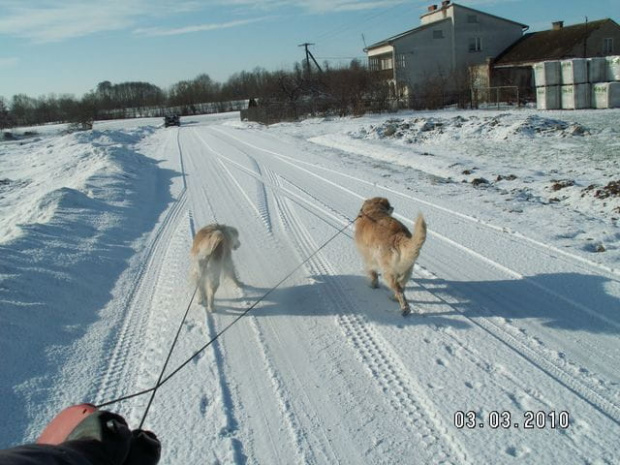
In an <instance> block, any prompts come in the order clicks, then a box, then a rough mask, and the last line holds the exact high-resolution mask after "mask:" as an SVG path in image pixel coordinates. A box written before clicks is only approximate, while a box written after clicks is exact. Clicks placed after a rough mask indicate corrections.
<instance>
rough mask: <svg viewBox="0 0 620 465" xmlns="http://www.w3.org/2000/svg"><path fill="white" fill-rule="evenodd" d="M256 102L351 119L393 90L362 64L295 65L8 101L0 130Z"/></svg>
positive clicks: (0, 111) (2, 105)
mask: <svg viewBox="0 0 620 465" xmlns="http://www.w3.org/2000/svg"><path fill="white" fill-rule="evenodd" d="M250 99H253V101H258V102H260V103H261V105H268V106H282V107H285V108H293V109H295V111H299V112H310V113H319V112H320V113H334V114H338V115H346V114H352V113H359V112H364V111H367V110H382V109H387V105H388V89H387V86H386V85H385V84H383V83H381V82H380V81H378V80H377V79H376V77H375V75H374V74H373V73H371V72H369V71H368V69H367V68H366V67H365V66H363V65H362V64H361V63H360V62H359V61H357V60H354V61H352V62H351V63H350V64H349V65H348V66H342V67H339V68H330V67H329V66H327V64H325V65H324V68H323V70H322V71H319V70H312V72H311V70H310V68H309V67H306V66H302V65H301V64H299V63H298V64H296V65H295V66H294V67H293V69H292V70H289V71H284V70H280V71H274V72H271V71H267V70H265V69H263V68H256V69H254V70H253V71H249V72H248V71H242V72H240V73H236V74H234V75H232V76H231V77H230V78H229V79H228V80H227V81H226V82H225V83H219V82H215V81H213V80H212V79H211V78H210V77H209V75H207V74H201V75H199V76H197V77H196V78H195V79H193V80H187V81H180V82H177V83H176V84H174V85H173V86H171V87H170V89H168V90H163V89H161V88H159V87H157V86H156V85H153V84H150V83H147V82H123V83H119V84H113V83H111V82H110V81H103V82H100V83H99V84H97V86H96V88H95V89H94V90H93V91H91V92H88V93H87V94H85V95H84V96H83V97H82V98H75V97H74V96H73V95H55V94H51V95H47V96H42V97H38V98H32V97H29V96H27V95H24V94H19V95H15V96H13V98H12V99H11V100H10V102H9V101H7V100H5V99H3V98H1V97H0V129H4V128H10V127H14V126H31V125H40V124H45V123H58V122H69V123H72V122H74V123H75V122H88V121H90V122H91V124H92V121H94V120H103V119H118V118H134V117H142V116H163V115H164V114H166V113H167V112H174V113H178V114H181V115H191V114H199V113H210V112H222V111H230V110H233V109H240V107H239V105H241V104H242V103H240V102H243V105H245V102H247V101H249V100H250Z"/></svg>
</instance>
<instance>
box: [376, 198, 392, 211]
mask: <svg viewBox="0 0 620 465" xmlns="http://www.w3.org/2000/svg"><path fill="white" fill-rule="evenodd" d="M379 205H381V208H382V209H383V210H385V211H386V212H390V211H392V210H393V208H392V206H391V205H390V201H389V200H388V199H386V198H385V197H381V198H380V199H379Z"/></svg>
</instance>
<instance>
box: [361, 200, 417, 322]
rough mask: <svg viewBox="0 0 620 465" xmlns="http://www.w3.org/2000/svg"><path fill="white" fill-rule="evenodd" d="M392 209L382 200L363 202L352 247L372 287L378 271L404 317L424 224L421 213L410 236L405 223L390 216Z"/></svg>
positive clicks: (374, 285)
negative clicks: (409, 284)
mask: <svg viewBox="0 0 620 465" xmlns="http://www.w3.org/2000/svg"><path fill="white" fill-rule="evenodd" d="M393 210H394V209H393V208H392V206H391V205H390V202H389V201H388V199H386V198H384V197H374V198H371V199H368V200H366V201H365V202H364V204H363V205H362V209H361V210H360V214H359V216H358V218H357V220H356V225H355V244H356V245H357V248H358V250H359V252H360V254H361V255H362V258H363V260H364V265H365V267H366V272H367V273H368V276H369V278H370V285H371V287H373V288H376V287H378V278H379V274H378V272H379V271H380V272H381V273H382V274H383V279H384V280H385V282H386V283H387V285H388V286H389V287H390V289H392V290H393V291H394V297H395V298H396V300H398V303H399V304H400V309H401V312H402V314H403V316H404V315H407V314H409V313H410V311H411V309H410V307H409V303H408V302H407V299H405V294H404V289H405V285H406V284H407V281H409V279H410V278H411V273H412V271H413V265H414V263H415V261H416V259H417V258H418V256H419V255H420V250H421V249H422V245H424V241H425V240H426V222H425V221H424V216H422V214H420V215H418V218H417V220H416V222H415V227H414V232H413V235H412V234H411V232H409V230H408V229H407V227H406V226H405V225H404V224H402V223H401V222H400V221H398V220H397V219H396V218H393V217H392V216H391V215H392V211H393Z"/></svg>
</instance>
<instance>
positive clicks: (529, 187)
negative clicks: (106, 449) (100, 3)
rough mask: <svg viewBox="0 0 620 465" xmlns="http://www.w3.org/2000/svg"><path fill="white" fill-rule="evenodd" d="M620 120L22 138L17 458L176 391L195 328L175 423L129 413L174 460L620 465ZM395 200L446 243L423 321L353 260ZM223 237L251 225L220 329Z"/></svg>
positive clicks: (4, 386) (4, 259) (130, 125)
mask: <svg viewBox="0 0 620 465" xmlns="http://www.w3.org/2000/svg"><path fill="white" fill-rule="evenodd" d="M619 120H620V111H619V110H609V111H603V110H598V111H574V112H559V111H558V112H537V111H533V110H523V111H508V112H499V111H476V112H473V111H469V112H462V111H459V112H456V111H443V112H423V113H398V114H391V115H378V116H368V117H362V118H345V119H311V120H307V121H304V122H301V123H295V124H292V123H286V124H278V125H273V126H270V127H264V126H260V125H257V124H252V123H243V122H240V121H239V115H238V113H233V114H227V115H214V116H202V117H187V118H184V119H182V126H181V127H180V128H175V127H172V128H163V127H162V124H161V123H162V121H161V120H160V119H142V120H127V121H117V122H98V123H96V124H95V127H94V130H93V131H91V132H83V133H75V134H65V133H64V132H63V129H64V128H63V127H61V126H47V127H44V128H28V129H26V128H25V129H23V130H19V131H15V133H16V135H17V136H16V139H15V140H5V141H2V140H1V139H0V354H1V355H0V373H2V376H1V378H0V398H1V399H2V402H0V416H1V417H2V418H4V419H5V421H3V422H2V423H0V447H8V446H10V445H14V444H18V443H22V442H25V441H31V440H34V439H35V438H36V436H37V435H38V433H39V432H40V431H41V430H42V428H43V427H44V425H45V424H46V423H47V422H48V421H49V420H50V419H51V418H52V417H53V416H54V414H55V413H57V412H58V411H59V410H60V409H62V408H63V407H66V406H68V405H71V404H75V403H78V402H83V401H87V402H92V403H95V404H97V405H99V404H103V403H106V402H108V401H113V400H115V399H118V398H121V397H124V396H127V395H131V394H134V393H139V392H141V391H144V390H149V389H151V388H153V387H154V386H155V385H156V384H157V380H158V379H159V378H160V374H161V372H162V369H163V368H164V366H165V362H166V358H167V357H168V353H169V351H170V348H171V346H172V344H173V341H174V340H175V336H176V335H177V331H178V334H179V338H178V343H177V344H176V346H175V349H174V351H173V352H172V356H171V358H170V360H169V363H168V365H167V366H166V368H165V371H164V374H163V377H162V379H163V380H164V383H163V384H161V386H160V387H159V389H158V390H157V391H156V392H155V395H154V397H153V402H152V404H151V405H150V407H148V404H149V400H150V398H151V395H152V392H147V393H146V394H143V395H139V396H136V397H132V398H130V399H127V400H123V401H121V402H117V403H114V404H112V405H110V406H109V407H107V408H111V409H113V410H115V411H118V412H120V413H121V414H123V415H125V416H126V417H127V419H128V420H129V422H130V425H132V426H134V427H136V426H137V425H138V424H140V422H141V421H144V424H145V426H146V427H147V428H150V429H152V430H154V431H155V432H156V433H157V434H158V436H159V437H160V439H161V441H162V444H163V459H162V463H164V464H198V463H200V464H204V463H207V464H246V463H247V464H335V463H340V464H440V463H442V464H517V463H518V464H537V465H538V464H543V465H544V464H558V463H561V464H584V465H585V464H597V465H602V464H617V463H620V462H619V461H620V444H619V442H618V437H620V247H619V243H620V229H619V225H618V221H619V219H620V124H619V123H618V121H619ZM27 130H29V131H35V132H36V134H34V135H32V134H31V135H29V136H25V135H23V134H24V132H25V131H27ZM372 196H385V197H388V198H389V199H390V201H391V203H392V204H393V206H394V207H395V212H394V214H395V216H396V217H397V218H399V219H401V220H402V221H403V222H404V223H405V224H407V225H408V226H411V224H412V220H413V219H414V218H415V216H416V215H417V214H418V212H422V213H423V214H424V215H425V217H426V220H427V222H428V225H429V235H428V239H427V242H426V244H425V246H424V248H423V250H422V254H421V256H420V259H419V260H418V263H417V264H416V268H415V270H414V275H413V278H412V280H411V281H410V282H409V285H408V287H407V290H406V294H407V297H408V299H409V301H410V303H411V304H412V308H413V313H412V314H411V315H410V316H408V317H406V318H403V317H402V316H401V315H400V313H399V311H398V304H397V303H396V302H394V301H393V300H390V298H389V297H390V294H389V292H388V290H387V289H386V288H385V287H383V288H380V289H379V290H373V289H371V288H369V287H368V286H367V283H366V279H365V276H364V274H363V271H362V265H361V262H360V259H359V257H358V255H357V252H356V250H355V247H354V245H353V239H352V237H353V228H354V225H352V222H353V220H354V219H355V217H356V216H357V212H358V210H359V208H360V205H361V203H362V201H363V199H365V198H368V197H372ZM213 222H220V223H225V224H230V225H234V226H235V227H237V228H238V229H239V231H240V235H241V236H240V239H241V243H242V246H241V248H240V249H239V250H238V251H236V252H235V255H234V259H235V263H236V265H237V269H238V274H239V277H240V279H241V280H242V281H243V282H244V283H245V285H244V287H243V288H242V289H235V288H228V287H223V288H221V289H220V292H219V293H218V295H217V296H216V306H217V307H218V308H217V311H216V312H215V313H213V314H209V315H207V314H206V313H205V311H204V309H203V308H202V307H199V306H198V305H197V303H196V302H194V301H192V295H193V291H194V289H192V288H191V287H190V285H189V284H188V279H187V277H188V270H189V259H188V251H189V247H190V244H191V238H192V235H193V233H194V232H195V231H196V230H197V229H198V228H200V227H201V226H203V225H205V224H208V223H213ZM340 230H342V232H340V233H339V232H338V231H340ZM250 308H251V310H250V311H249V312H248V313H247V314H246V315H245V316H242V315H243V313H244V312H245V311H246V310H248V309H250ZM186 310H188V313H187V318H186V319H185V320H183V318H184V315H185V313H186ZM241 316H242V317H241ZM240 317H241V318H240ZM231 323H233V325H232V326H228V325H230V324H231ZM222 330H225V332H224V334H222V335H221V337H219V339H217V340H216V341H215V342H213V343H212V344H210V345H209V346H208V347H206V348H205V345H207V343H208V342H209V341H210V340H211V339H212V338H213V337H214V336H215V335H216V334H218V333H219V332H220V331H222ZM202 349H204V350H202ZM194 354H196V355H195V356H194V357H192V356H193V355H194ZM186 362H187V363H186ZM179 368H180V369H179ZM147 408H148V410H147Z"/></svg>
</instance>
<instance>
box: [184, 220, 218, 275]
mask: <svg viewBox="0 0 620 465" xmlns="http://www.w3.org/2000/svg"><path fill="white" fill-rule="evenodd" d="M224 239H225V237H224V233H223V232H222V231H213V232H212V233H211V234H210V235H209V236H208V239H206V240H201V241H199V242H195V243H194V244H193V245H192V251H191V256H192V260H191V262H192V264H191V268H190V280H191V281H192V282H195V283H198V281H199V279H200V275H201V274H202V272H201V270H203V269H204V268H205V267H206V265H207V263H208V262H209V260H210V259H211V258H216V259H217V258H221V255H222V251H223V247H221V244H222V243H223V242H224Z"/></svg>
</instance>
